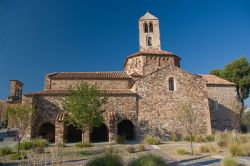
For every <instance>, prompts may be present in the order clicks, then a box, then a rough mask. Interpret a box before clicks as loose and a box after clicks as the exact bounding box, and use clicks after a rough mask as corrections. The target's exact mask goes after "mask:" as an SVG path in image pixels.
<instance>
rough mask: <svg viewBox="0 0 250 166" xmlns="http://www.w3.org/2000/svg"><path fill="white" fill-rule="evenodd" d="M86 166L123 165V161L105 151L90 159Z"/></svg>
mask: <svg viewBox="0 0 250 166" xmlns="http://www.w3.org/2000/svg"><path fill="white" fill-rule="evenodd" d="M86 166H123V162H122V160H121V158H120V157H119V156H117V155H114V154H109V153H107V154H104V155H102V156H99V157H95V158H94V159H92V160H90V161H89V162H87V164H86Z"/></svg>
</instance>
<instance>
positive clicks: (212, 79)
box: [199, 74, 236, 85]
mask: <svg viewBox="0 0 250 166" xmlns="http://www.w3.org/2000/svg"><path fill="white" fill-rule="evenodd" d="M199 76H201V77H202V78H203V79H204V80H206V81H207V84H213V85H236V84H235V83H233V82H230V81H227V80H225V79H222V78H220V77H218V76H215V75H211V74H199Z"/></svg>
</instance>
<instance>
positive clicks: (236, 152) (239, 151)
mask: <svg viewBox="0 0 250 166" xmlns="http://www.w3.org/2000/svg"><path fill="white" fill-rule="evenodd" d="M229 150H230V153H231V155H232V156H245V153H244V150H243V148H242V146H241V145H240V144H233V145H231V146H230V148H229Z"/></svg>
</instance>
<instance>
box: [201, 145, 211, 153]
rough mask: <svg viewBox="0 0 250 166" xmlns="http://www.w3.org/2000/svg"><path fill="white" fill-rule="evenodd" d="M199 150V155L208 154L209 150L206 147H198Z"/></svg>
mask: <svg viewBox="0 0 250 166" xmlns="http://www.w3.org/2000/svg"><path fill="white" fill-rule="evenodd" d="M199 150H200V152H201V153H209V152H210V150H209V148H208V147H207V146H204V145H202V146H200V147H199Z"/></svg>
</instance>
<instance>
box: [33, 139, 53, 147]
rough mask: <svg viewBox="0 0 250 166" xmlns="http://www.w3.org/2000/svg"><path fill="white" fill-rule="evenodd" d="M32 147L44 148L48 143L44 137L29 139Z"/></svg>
mask: <svg viewBox="0 0 250 166" xmlns="http://www.w3.org/2000/svg"><path fill="white" fill-rule="evenodd" d="M31 142H32V144H33V146H34V147H39V148H45V147H47V146H48V145H49V142H48V141H47V140H46V139H32V140H31Z"/></svg>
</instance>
